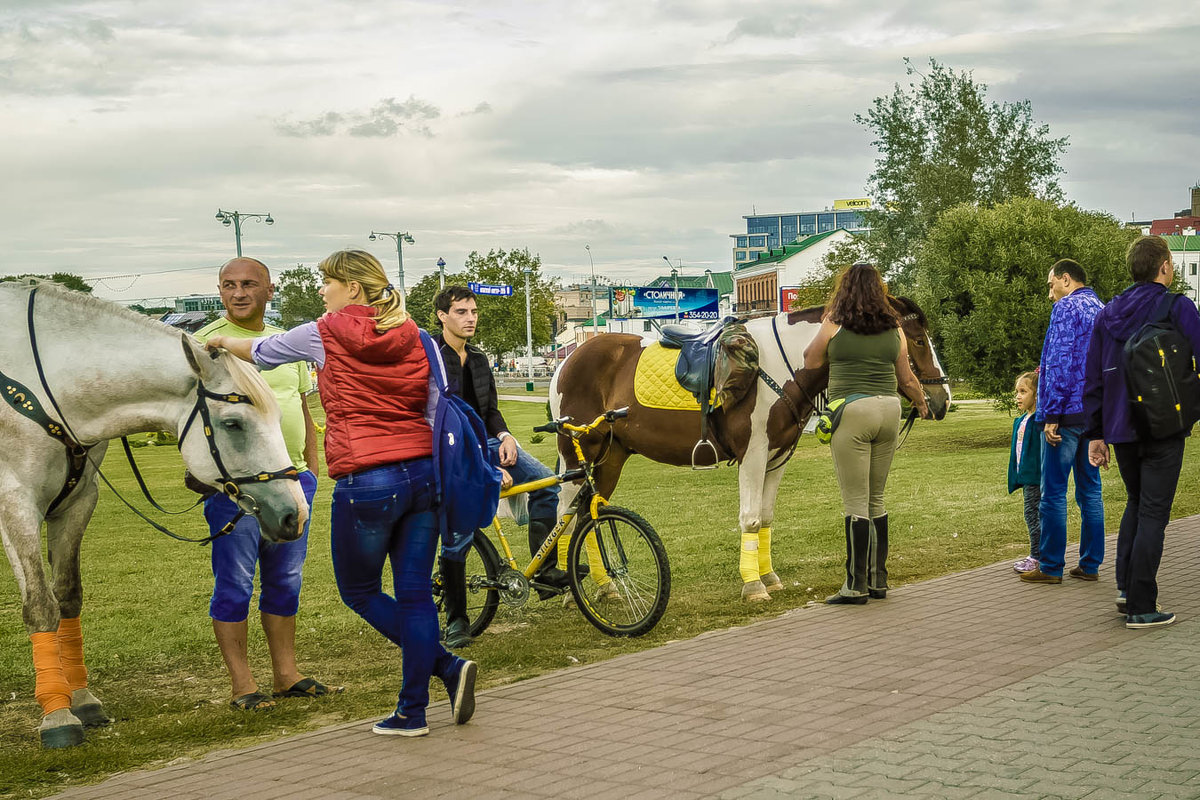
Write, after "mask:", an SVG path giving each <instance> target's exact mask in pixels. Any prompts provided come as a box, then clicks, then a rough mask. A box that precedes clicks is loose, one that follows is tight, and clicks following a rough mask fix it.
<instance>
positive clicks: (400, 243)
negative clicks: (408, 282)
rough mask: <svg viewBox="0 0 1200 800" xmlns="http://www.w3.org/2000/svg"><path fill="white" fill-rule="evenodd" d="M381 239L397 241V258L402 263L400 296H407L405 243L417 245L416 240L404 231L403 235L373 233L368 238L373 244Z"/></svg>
mask: <svg viewBox="0 0 1200 800" xmlns="http://www.w3.org/2000/svg"><path fill="white" fill-rule="evenodd" d="M381 237H382V238H386V239H395V240H396V258H397V260H399V262H400V294H405V291H404V243H405V242H408V243H409V244H416V240H414V239H413V238H412V237H411V236H409V235H408V231H404V232H403V233H399V232H397V233H379V232H378V231H371V235H370V236H369V237H367V238H369V239H370V240H371V241H372V242H373V241H375V240H376V239H378V238H381Z"/></svg>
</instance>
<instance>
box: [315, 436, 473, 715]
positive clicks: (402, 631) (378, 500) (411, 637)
mask: <svg viewBox="0 0 1200 800" xmlns="http://www.w3.org/2000/svg"><path fill="white" fill-rule="evenodd" d="M433 494H434V490H433V460H432V459H430V458H417V459H412V460H411V461H402V462H397V463H395V464H388V465H387V466H383V467H376V468H374V469H368V470H363V471H362V472H356V473H354V474H353V475H347V476H346V477H344V478H340V479H339V480H338V482H337V485H336V486H335V487H334V490H333V526H332V527H333V546H332V550H333V574H334V577H335V578H336V579H337V587H338V592H339V593H340V594H341V596H342V601H343V602H344V603H345V604H346V605H347V606H349V607H350V608H351V609H353V610H354V612H355V613H357V614H358V615H359V616H360V617H362V618H363V619H364V620H366V621H367V622H368V623H369V624H370V625H371V627H373V628H374V629H375V630H377V631H379V632H380V633H382V634H383V635H384V636H386V637H387V638H388V639H389V640H390V641H391V642H392V643H393V644H396V645H397V646H399V647H400V648H401V649H402V650H403V660H402V667H401V673H402V683H401V687H400V697H399V702H398V703H397V705H396V712H397V713H399V714H401V715H402V716H404V717H408V718H410V719H418V720H422V721H423V720H424V719H425V707H426V706H428V705H429V679H430V677H431V676H433V675H437V676H438V677H439V678H442V679H443V680H444V679H445V678H447V677H449V676H451V675H453V674H454V672H455V670H456V668H457V667H458V663H459V659H458V658H456V657H455V656H453V655H451V654H450V653H448V652H446V650H445V649H444V648H443V647H442V646H441V645H440V644H439V643H438V634H439V630H438V620H437V609H436V608H435V607H434V604H433V593H432V592H433V589H432V585H431V580H430V576H431V575H432V573H433V557H434V553H435V551H436V549H437V542H438V533H437V524H436V520H435V517H434V512H433V499H434V498H433ZM389 560H390V561H391V565H392V580H393V584H394V591H395V597H392V596H391V595H388V594H385V593H384V592H383V590H382V577H383V565H384V562H385V561H389Z"/></svg>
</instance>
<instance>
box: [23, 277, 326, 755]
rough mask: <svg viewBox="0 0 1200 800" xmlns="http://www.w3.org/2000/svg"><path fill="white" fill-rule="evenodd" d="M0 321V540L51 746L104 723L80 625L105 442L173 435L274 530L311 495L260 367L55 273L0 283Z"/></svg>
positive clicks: (277, 534) (212, 480) (76, 739)
mask: <svg viewBox="0 0 1200 800" xmlns="http://www.w3.org/2000/svg"><path fill="white" fill-rule="evenodd" d="M0 319H3V320H5V323H6V324H5V325H4V326H3V327H2V328H0V396H2V397H3V399H4V400H5V401H6V402H0V441H3V442H4V448H3V451H0V497H2V498H3V501H0V539H3V543H4V551H5V553H6V554H7V555H8V560H9V561H10V562H11V564H12V568H13V572H14V573H15V575H16V579H17V586H18V587H19V588H20V591H21V599H22V606H21V611H22V615H23V618H24V622H25V627H26V629H27V630H28V632H29V635H30V640H31V642H32V644H33V660H34V669H35V672H36V684H35V690H34V694H35V696H36V697H37V700H38V703H39V704H40V705H41V706H42V710H43V717H42V722H41V725H40V726H39V732H40V734H41V740H42V744H43V746H45V747H67V746H71V745H76V744H79V743H80V742H82V741H83V726H84V725H103V724H105V723H107V722H109V718H108V715H107V714H106V713H105V711H104V707H103V705H101V703H100V701H99V700H98V699H97V698H96V697H95V695H93V694H92V693H91V692H90V691H89V690H88V686H87V668H86V666H85V665H84V662H83V635H82V632H81V629H80V625H79V615H80V610H81V607H82V604H83V602H82V591H81V586H80V574H79V544H80V541H81V540H82V538H83V531H84V528H85V527H86V526H87V523H88V520H89V519H90V518H91V516H92V511H93V510H94V509H95V507H96V500H97V496H98V489H97V482H96V469H97V467H98V465H99V464H100V461H101V460H102V459H103V457H104V452H105V449H106V447H107V442H108V440H109V439H113V438H115V437H119V436H124V435H127V434H132V433H137V432H141V431H156V430H168V431H174V432H176V433H177V434H178V435H179V439H180V452H181V454H182V456H183V462H184V464H185V465H186V466H187V469H188V471H189V473H190V474H191V475H192V476H193V477H194V478H195V479H196V480H198V481H199V482H201V483H204V484H207V485H208V486H211V487H214V488H216V489H218V490H220V491H223V492H225V493H226V494H228V495H230V497H232V498H233V499H234V500H235V501H236V502H237V503H238V504H239V506H241V507H242V508H243V509H245V510H246V511H248V512H250V513H253V514H255V515H256V516H257V517H258V519H259V523H260V525H261V527H262V532H263V536H264V537H266V538H268V539H270V540H272V541H291V540H294V539H297V538H299V536H300V533H301V532H302V531H303V530H304V523H305V520H306V519H307V516H308V506H307V504H306V503H305V501H304V496H303V494H302V493H301V491H300V488H299V485H298V483H297V481H295V480H287V478H294V476H295V469H294V468H292V467H291V464H290V459H289V457H288V452H287V448H286V447H285V446H284V443H283V435H282V433H281V432H280V429H279V408H278V406H277V405H276V403H275V398H274V395H273V394H272V393H271V390H270V388H269V387H268V386H267V384H266V383H265V382H264V381H263V380H262V378H261V377H259V376H258V375H257V373H256V372H255V371H254V370H253V368H251V367H249V366H248V365H246V364H244V363H242V362H240V361H238V359H236V358H233V357H232V356H229V355H227V354H222V355H220V357H217V358H213V357H210V355H209V354H208V353H206V352H204V350H203V349H202V348H201V347H200V345H199V344H198V343H197V342H196V341H195V340H194V339H192V338H191V337H190V336H188V335H186V334H183V333H181V332H180V331H178V330H175V329H172V328H169V327H167V326H165V325H163V324H161V323H159V322H155V321H154V320H151V319H149V318H147V317H144V316H141V315H140V314H135V313H134V312H132V311H128V310H126V309H124V308H121V307H120V306H117V305H115V304H113V303H108V302H105V301H102V300H97V299H95V298H91V297H88V296H86V295H83V294H80V293H78V292H71V291H68V290H66V289H63V288H61V287H58V286H56V285H54V284H49V283H28V284H22V283H15V282H7V283H0ZM276 478H283V479H284V480H275V479H276ZM43 521H44V522H45V524H46V544H47V549H48V553H49V562H50V568H51V572H52V576H53V577H52V580H51V579H50V578H48V577H47V574H46V570H45V568H44V565H43V560H42V555H41V553H42V548H41V541H40V533H41V526H42V523H43Z"/></svg>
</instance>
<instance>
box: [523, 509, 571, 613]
mask: <svg viewBox="0 0 1200 800" xmlns="http://www.w3.org/2000/svg"><path fill="white" fill-rule="evenodd" d="M553 528H554V522H553V521H551V520H545V519H531V520H529V555H530V556H533V555H535V554H536V553H537V551H538V548H540V547H541V546H542V542H544V541H546V537H547V536H548V535H549V534H550V531H551V530H553ZM533 579H534V580H535V581H537V582H538V583H544V584H546V585H547V586H553V587H554V588H556V589H565V588H566V587H567V582H568V581H567V571H566V570H564V569H559V568H558V552H557V549H556V548H555V549H551V551H550V552H549V553H547V554H546V562H545V564H544V565H543V566H542V568H541V569H539V570H538V571H537V574H536V575H534V576H533ZM539 594H541V595H542V599H543V600H544V599H546V598H547V597H553V596H554V595H553V594H552V593H549V592H539Z"/></svg>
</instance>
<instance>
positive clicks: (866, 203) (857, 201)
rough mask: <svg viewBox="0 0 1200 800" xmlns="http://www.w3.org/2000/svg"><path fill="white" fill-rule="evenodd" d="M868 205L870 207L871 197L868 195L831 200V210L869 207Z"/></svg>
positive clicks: (852, 209) (853, 209) (851, 209)
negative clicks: (851, 198)
mask: <svg viewBox="0 0 1200 800" xmlns="http://www.w3.org/2000/svg"><path fill="white" fill-rule="evenodd" d="M870 207H871V198H869V197H857V198H854V199H853V200H834V201H833V210H834V211H855V210H857V209H862V208H870Z"/></svg>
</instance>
